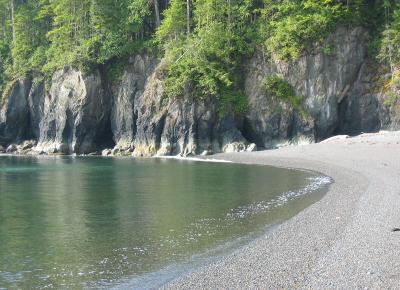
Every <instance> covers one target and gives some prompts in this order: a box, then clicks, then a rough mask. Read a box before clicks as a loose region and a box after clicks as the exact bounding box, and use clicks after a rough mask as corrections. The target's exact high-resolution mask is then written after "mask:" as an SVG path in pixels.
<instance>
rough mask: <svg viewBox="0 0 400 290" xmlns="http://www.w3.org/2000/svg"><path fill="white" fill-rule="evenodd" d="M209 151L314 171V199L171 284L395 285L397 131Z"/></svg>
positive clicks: (399, 173) (399, 177) (399, 197)
mask: <svg viewBox="0 0 400 290" xmlns="http://www.w3.org/2000/svg"><path fill="white" fill-rule="evenodd" d="M212 158H213V159H223V160H229V161H232V162H236V163H246V164H264V165H271V166H278V167H290V168H299V169H306V170H312V171H318V172H321V173H323V174H325V175H327V176H330V177H332V178H333V179H334V180H335V182H334V183H333V184H332V185H331V187H330V190H329V192H328V193H327V195H326V196H324V197H323V198H322V199H321V200H320V201H318V202H317V203H315V204H313V205H311V206H310V207H309V208H307V209H305V210H304V211H302V212H300V213H299V214H298V215H297V216H295V217H293V218H292V219H290V220H288V221H286V222H284V223H283V224H281V225H279V226H277V227H276V228H275V229H274V231H272V232H271V233H269V234H267V235H265V236H264V237H261V238H259V239H258V240H257V241H255V242H254V243H251V245H249V246H247V247H245V248H244V249H241V250H238V251H237V252H235V253H233V254H232V255H229V256H227V257H225V258H223V259H221V260H219V261H218V262H216V263H213V264H211V265H209V266H206V267H203V268H201V269H199V270H198V271H195V272H194V273H190V274H188V275H187V276H183V277H180V278H178V279H176V280H174V281H172V282H171V283H169V284H167V285H166V286H165V287H164V288H170V289H249V288H257V289H263V288H266V287H267V288H270V289H281V288H282V289H291V288H307V289H326V288H330V289H331V288H342V289H343V288H347V289H349V288H350V289H354V288H381V289H382V288H386V289H388V288H396V287H398V285H400V275H399V273H400V260H399V259H398V257H399V256H400V246H399V241H400V235H399V233H398V232H394V231H392V230H393V229H394V228H396V227H400V219H399V216H400V194H399V193H400V192H399V188H400V132H379V133H373V134H362V135H359V136H356V137H352V138H348V137H347V136H346V137H345V136H342V137H338V138H332V139H331V140H328V141H326V142H323V143H319V144H311V145H305V146H290V147H285V148H281V149H278V150H268V151H259V152H251V153H249V152H243V153H233V154H217V155H214V156H212Z"/></svg>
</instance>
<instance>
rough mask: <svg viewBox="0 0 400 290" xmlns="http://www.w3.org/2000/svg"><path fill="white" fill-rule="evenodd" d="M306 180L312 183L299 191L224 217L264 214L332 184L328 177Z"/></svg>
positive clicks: (242, 208) (247, 206) (252, 205)
mask: <svg viewBox="0 0 400 290" xmlns="http://www.w3.org/2000/svg"><path fill="white" fill-rule="evenodd" d="M308 179H309V180H311V181H312V182H311V183H309V184H307V185H306V186H305V187H303V188H301V189H299V190H296V191H287V192H284V193H282V194H281V195H279V196H278V197H275V198H273V199H271V200H269V201H260V202H257V203H252V204H249V205H245V206H240V207H237V208H235V209H231V212H230V213H227V215H226V217H227V218H231V219H243V218H246V217H249V216H251V215H256V214H260V213H265V212H267V211H269V210H271V209H274V208H277V207H280V206H283V205H285V204H287V203H288V202H289V201H291V200H293V199H296V198H299V197H301V196H303V195H306V194H308V193H311V192H313V191H316V190H318V189H320V188H321V187H323V186H325V185H328V184H330V183H331V182H332V179H331V178H330V177H328V176H316V177H309V178H308Z"/></svg>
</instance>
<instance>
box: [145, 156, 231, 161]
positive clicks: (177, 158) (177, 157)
mask: <svg viewBox="0 0 400 290" xmlns="http://www.w3.org/2000/svg"><path fill="white" fill-rule="evenodd" d="M153 158H159V159H175V160H187V161H197V162H216V163H233V162H232V161H229V160H223V159H211V158H210V159H209V158H207V159H203V158H198V157H183V156H154V157H153Z"/></svg>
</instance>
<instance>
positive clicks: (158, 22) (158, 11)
mask: <svg viewBox="0 0 400 290" xmlns="http://www.w3.org/2000/svg"><path fill="white" fill-rule="evenodd" d="M153 2H154V13H155V14H156V28H158V27H159V26H160V23H161V20H160V9H159V5H158V0H153Z"/></svg>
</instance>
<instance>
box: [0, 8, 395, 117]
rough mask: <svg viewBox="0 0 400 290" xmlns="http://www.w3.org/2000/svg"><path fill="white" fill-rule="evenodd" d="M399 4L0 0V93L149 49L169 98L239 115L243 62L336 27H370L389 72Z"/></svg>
mask: <svg viewBox="0 0 400 290" xmlns="http://www.w3.org/2000/svg"><path fill="white" fill-rule="evenodd" d="M396 2H398V1H395V0H170V1H169V0H163V1H161V0H151V1H149V0H0V18H1V21H0V33H1V38H0V91H2V90H4V87H5V86H6V84H7V82H9V81H11V80H12V79H14V78H16V77H21V76H25V75H26V74H31V75H33V76H36V77H43V76H46V75H51V74H52V73H53V72H54V70H56V69H58V68H61V67H63V66H65V65H72V66H76V67H79V68H83V69H87V70H91V69H93V68H96V67H98V66H105V67H106V68H108V71H113V68H112V66H115V65H118V64H119V63H121V62H122V63H123V60H124V58H126V57H127V56H129V55H131V54H134V53H137V52H138V51H140V50H143V49H147V50H150V49H151V50H156V51H158V53H160V54H161V56H163V57H165V58H166V63H167V66H166V68H165V69H166V75H167V78H166V81H165V85H166V91H167V93H168V95H169V96H180V95H183V94H185V92H186V91H187V90H190V91H191V92H195V94H196V96H198V97H199V98H201V97H205V96H215V97H217V98H219V100H220V101H221V104H222V105H223V106H225V107H226V106H231V105H232V106H233V107H234V108H235V109H236V110H238V111H242V110H245V108H246V105H245V101H244V100H243V95H242V93H241V91H240V88H241V79H240V74H238V71H239V70H240V64H241V62H242V60H243V59H244V58H245V57H246V56H249V55H251V54H252V53H253V52H254V51H255V50H256V49H259V50H262V51H263V52H264V53H265V55H267V56H268V57H272V58H275V59H278V60H281V61H287V60H290V59H295V58H298V57H300V56H301V55H302V54H303V53H304V52H305V51H307V50H308V49H310V48H311V45H310V44H311V43H315V42H322V41H323V39H324V38H325V37H326V35H327V34H328V33H329V32H330V31H332V30H333V29H334V28H335V27H337V26H338V25H352V26H359V25H362V26H365V27H366V28H368V29H369V30H370V31H371V35H373V36H374V39H373V41H371V48H373V49H372V50H371V51H375V54H376V56H377V58H378V59H379V60H380V61H382V62H385V63H387V64H389V66H390V67H391V70H392V73H393V75H396V73H395V71H396V67H397V66H398V65H399V64H400V4H398V3H397V4H396ZM324 49H326V50H327V51H329V48H324ZM393 83H395V82H393Z"/></svg>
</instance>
